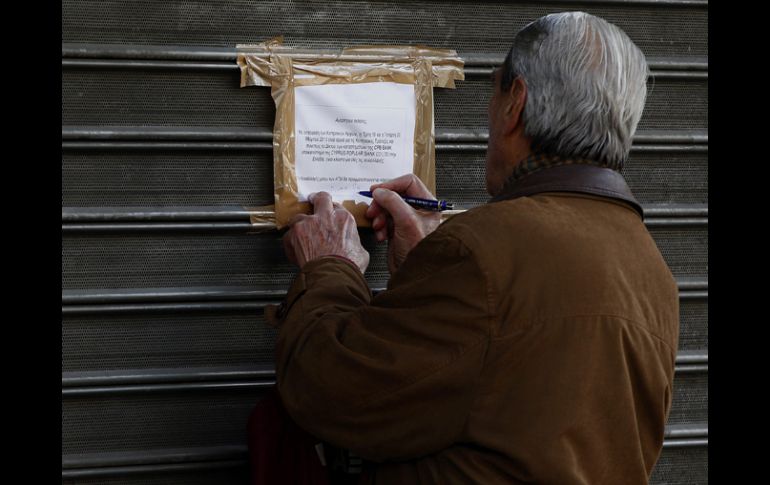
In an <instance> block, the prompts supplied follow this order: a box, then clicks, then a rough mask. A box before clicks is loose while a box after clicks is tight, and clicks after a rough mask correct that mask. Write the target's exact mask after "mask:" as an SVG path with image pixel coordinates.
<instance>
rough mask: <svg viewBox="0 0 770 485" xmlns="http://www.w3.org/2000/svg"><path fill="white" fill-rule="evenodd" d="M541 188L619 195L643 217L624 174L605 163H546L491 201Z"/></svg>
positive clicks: (523, 194) (556, 190) (513, 197)
mask: <svg viewBox="0 0 770 485" xmlns="http://www.w3.org/2000/svg"><path fill="white" fill-rule="evenodd" d="M542 192H578V193H584V194H592V195H599V196H603V197H611V198H613V199H619V200H621V201H623V202H626V203H627V204H629V205H630V206H631V207H632V208H633V209H634V210H635V211H636V212H637V213H638V214H639V217H641V218H642V219H643V218H644V212H643V211H642V206H641V204H639V202H638V201H637V200H636V199H635V198H634V195H633V194H632V193H631V189H630V188H629V187H628V184H627V183H626V180H625V179H624V178H623V176H622V175H621V174H620V173H619V172H616V171H615V170H612V169H610V168H605V167H597V166H594V165H585V164H570V165H557V166H554V167H546V168H543V169H541V170H538V171H536V172H532V173H530V174H528V175H527V176H526V177H523V178H521V179H517V180H514V181H513V183H511V184H508V185H506V186H505V187H504V188H503V190H502V191H501V192H500V193H499V194H498V195H496V196H495V197H492V198H491V199H490V200H489V202H490V203H491V202H499V201H502V200H511V199H515V198H518V197H525V196H529V195H534V194H539V193H542Z"/></svg>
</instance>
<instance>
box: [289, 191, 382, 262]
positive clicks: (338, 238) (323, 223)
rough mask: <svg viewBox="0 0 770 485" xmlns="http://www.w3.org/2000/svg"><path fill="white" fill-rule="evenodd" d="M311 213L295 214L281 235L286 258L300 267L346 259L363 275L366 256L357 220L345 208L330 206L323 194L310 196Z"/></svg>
mask: <svg viewBox="0 0 770 485" xmlns="http://www.w3.org/2000/svg"><path fill="white" fill-rule="evenodd" d="M308 201H309V202H310V203H311V204H312V205H313V214H312V215H307V214H298V215H296V216H294V217H293V218H292V220H291V221H289V227H290V229H289V231H288V232H287V233H286V234H284V236H283V247H284V250H285V252H286V257H287V258H288V259H289V261H291V262H292V263H294V264H296V265H297V266H299V267H300V268H302V267H304V266H305V264H307V263H308V262H310V261H313V260H314V259H318V258H321V257H324V256H336V257H342V258H345V259H348V260H349V261H351V262H352V263H353V264H354V265H355V266H357V267H358V269H359V271H361V273H363V272H364V271H366V268H367V266H369V253H368V252H367V251H366V249H364V247H363V246H362V245H361V239H360V238H359V236H358V229H357V227H356V221H355V219H354V218H353V214H351V213H350V212H349V211H348V210H347V209H345V208H343V207H342V206H340V205H339V204H336V203H333V202H332V198H331V195H329V194H328V193H326V192H318V193H315V194H310V196H308Z"/></svg>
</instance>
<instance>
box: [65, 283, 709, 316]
mask: <svg viewBox="0 0 770 485" xmlns="http://www.w3.org/2000/svg"><path fill="white" fill-rule="evenodd" d="M677 285H678V286H679V291H680V297H684V295H686V294H687V293H688V292H695V293H696V294H698V295H699V296H700V295H701V294H702V293H703V295H702V297H703V298H707V297H708V279H699V278H678V279H677ZM383 289H384V287H377V288H373V291H374V292H377V291H382V290H383ZM285 295H286V292H285V290H266V289H263V288H262V289H260V288H256V287H189V288H185V287H178V288H154V289H153V288H143V289H92V290H74V289H73V290H63V291H62V304H63V305H64V306H63V309H68V308H73V307H77V306H80V305H92V306H93V307H94V308H98V307H100V306H106V305H115V304H118V303H122V304H131V303H146V304H147V305H153V304H159V303H165V302H191V303H204V302H224V301H244V300H246V301H249V302H253V303H265V302H271V301H275V300H278V301H280V300H282V299H283V297H284V296H285ZM148 308H151V307H148Z"/></svg>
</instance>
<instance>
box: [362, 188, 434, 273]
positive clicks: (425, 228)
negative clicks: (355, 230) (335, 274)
mask: <svg viewBox="0 0 770 485" xmlns="http://www.w3.org/2000/svg"><path fill="white" fill-rule="evenodd" d="M371 190H372V196H373V198H374V202H372V204H371V205H370V206H369V208H368V209H367V210H366V217H368V218H369V219H372V229H374V234H375V236H376V237H377V241H384V240H385V239H386V238H387V239H388V269H389V270H390V273H391V274H393V273H395V272H396V270H397V269H398V268H399V266H401V263H403V262H404V260H405V259H406V256H407V254H409V251H411V250H412V248H413V247H415V246H416V245H417V243H419V242H420V241H422V239H423V238H424V237H425V236H427V235H428V234H430V233H431V232H433V231H435V230H436V228H437V227H438V225H439V223H440V222H441V214H440V213H439V212H431V211H421V210H416V209H413V208H412V207H411V206H410V205H409V204H407V203H406V202H404V200H403V199H402V198H401V197H400V196H399V194H401V195H406V196H410V197H420V198H422V199H435V197H434V196H433V194H431V193H430V191H429V190H428V188H427V187H425V184H423V183H422V180H420V179H419V178H417V176H416V175H414V174H406V175H402V176H401V177H398V178H395V179H393V180H390V181H388V182H385V183H382V184H375V185H372V188H371Z"/></svg>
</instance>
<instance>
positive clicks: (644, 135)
mask: <svg viewBox="0 0 770 485" xmlns="http://www.w3.org/2000/svg"><path fill="white" fill-rule="evenodd" d="M61 135H62V140H66V141H68V142H69V141H80V142H87V141H90V142H97V141H98V142H106V141H121V142H127V141H141V142H146V143H149V142H153V141H175V142H180V141H188V142H223V141H237V142H258V141H263V142H271V143H270V144H269V146H268V149H272V140H273V132H272V131H271V130H268V129H264V128H257V127H255V128H245V127H228V128H216V127H186V126H177V127H170V126H152V127H147V126H76V125H64V126H62V132H61ZM435 139H436V143H437V144H439V145H441V144H447V145H449V144H453V143H454V144H464V143H474V144H483V145H484V146H485V147H486V142H487V141H488V140H489V133H488V132H487V130H486V129H472V128H471V129H457V128H454V129H446V128H439V129H437V130H436V135H435ZM634 143H635V145H634V146H632V150H633V149H640V148H643V147H642V146H641V145H642V144H658V145H660V146H661V148H659V149H658V150H664V149H671V148H670V147H669V145H683V146H689V145H691V144H701V145H705V144H707V143H708V131H705V130H674V131H671V130H669V131H659V130H646V131H645V130H641V131H637V133H636V134H635V135H634ZM259 146H266V145H263V144H260V145H259ZM662 147H666V148H662ZM485 149H486V148H485ZM699 149H700V150H703V149H705V150H708V146H703V147H699Z"/></svg>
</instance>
